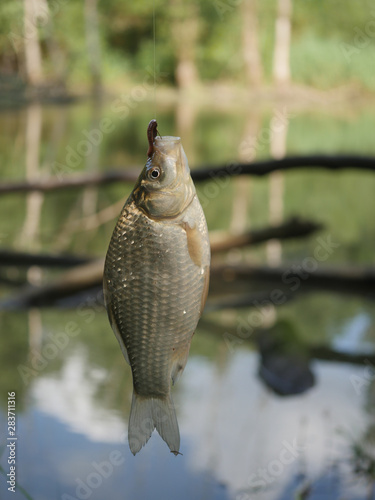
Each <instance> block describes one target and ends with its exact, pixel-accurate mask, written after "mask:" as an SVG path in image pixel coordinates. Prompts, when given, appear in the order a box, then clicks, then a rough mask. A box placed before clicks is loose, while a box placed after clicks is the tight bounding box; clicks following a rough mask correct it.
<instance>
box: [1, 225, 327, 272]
mask: <svg viewBox="0 0 375 500" xmlns="http://www.w3.org/2000/svg"><path fill="white" fill-rule="evenodd" d="M320 229H322V225H321V224H318V223H316V222H313V221H308V220H302V219H299V218H297V217H292V218H291V219H289V220H287V221H285V222H284V223H283V224H280V225H278V226H269V227H266V228H263V229H255V230H252V231H249V232H247V233H245V234H241V235H230V234H228V233H224V234H223V233H220V234H219V235H218V234H212V233H210V242H211V252H212V253H213V254H215V253H219V252H223V251H225V250H230V249H232V248H242V247H244V246H250V245H256V244H259V243H263V242H265V241H268V240H270V239H279V240H285V239H290V238H302V237H304V236H309V235H310V234H312V233H314V232H315V231H317V230H320ZM92 260H94V259H93V258H92V257H82V256H77V255H54V254H31V253H26V252H16V251H13V250H6V249H3V250H1V249H0V267H2V266H17V267H30V266H40V267H45V268H64V267H73V266H77V265H80V264H86V263H87V262H91V261H92Z"/></svg>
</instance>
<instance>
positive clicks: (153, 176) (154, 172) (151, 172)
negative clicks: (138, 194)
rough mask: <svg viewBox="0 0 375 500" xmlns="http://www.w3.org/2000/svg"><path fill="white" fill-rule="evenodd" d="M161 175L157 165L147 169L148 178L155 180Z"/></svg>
mask: <svg viewBox="0 0 375 500" xmlns="http://www.w3.org/2000/svg"><path fill="white" fill-rule="evenodd" d="M160 175H161V172H160V168H158V167H153V168H152V169H151V170H149V172H148V177H149V179H151V180H153V181H155V180H156V179H158V178H159V177H160Z"/></svg>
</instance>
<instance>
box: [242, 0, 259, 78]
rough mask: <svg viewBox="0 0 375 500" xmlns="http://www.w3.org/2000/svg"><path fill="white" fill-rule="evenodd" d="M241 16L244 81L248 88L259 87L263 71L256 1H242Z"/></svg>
mask: <svg viewBox="0 0 375 500" xmlns="http://www.w3.org/2000/svg"><path fill="white" fill-rule="evenodd" d="M242 15H243V24H242V26H243V35H242V40H243V56H244V63H245V73H246V80H247V82H248V83H249V85H250V86H252V87H259V86H260V85H261V83H262V80H263V69H262V61H261V56H260V50H259V37H258V18H257V2H256V0H243V2H242Z"/></svg>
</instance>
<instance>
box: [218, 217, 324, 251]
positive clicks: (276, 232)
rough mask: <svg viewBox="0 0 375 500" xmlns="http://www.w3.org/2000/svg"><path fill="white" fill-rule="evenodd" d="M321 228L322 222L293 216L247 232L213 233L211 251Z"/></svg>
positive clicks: (295, 235) (283, 238)
mask: <svg viewBox="0 0 375 500" xmlns="http://www.w3.org/2000/svg"><path fill="white" fill-rule="evenodd" d="M320 229H322V225H321V224H318V223H316V222H312V221H308V220H305V221H304V220H301V219H299V218H297V217H293V218H291V219H289V220H288V221H286V222H284V223H283V224H280V225H279V226H270V227H266V228H264V229H255V230H252V231H249V232H247V233H245V234H239V235H228V234H226V235H225V236H223V235H220V236H219V235H218V236H215V235H214V234H212V233H211V234H210V242H211V252H212V253H219V252H225V251H227V250H231V249H232V248H242V247H245V246H248V245H255V244H258V243H263V242H264V241H268V240H272V239H278V240H286V239H290V238H301V237H304V236H308V235H310V234H312V233H314V232H315V231H317V230H320Z"/></svg>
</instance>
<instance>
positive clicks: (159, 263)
mask: <svg viewBox="0 0 375 500" xmlns="http://www.w3.org/2000/svg"><path fill="white" fill-rule="evenodd" d="M158 134H159V133H158V131H157V122H156V121H155V120H151V122H150V124H149V127H148V129H147V137H148V141H149V148H148V153H147V154H148V158H147V161H146V164H145V166H144V168H143V170H142V172H141V174H140V176H139V178H138V180H137V181H136V184H135V186H134V189H133V191H132V192H131V194H130V196H129V198H128V199H127V201H126V202H125V205H124V207H123V209H122V211H121V214H120V217H119V219H118V221H117V224H116V226H115V229H114V231H113V234H112V238H111V240H110V243H109V247H108V251H107V255H106V259H105V266H104V278H103V290H104V302H105V306H106V309H107V313H108V318H109V322H110V324H111V327H112V330H113V332H114V334H115V336H116V338H117V340H118V342H119V345H120V348H121V351H122V353H123V355H124V357H125V359H126V361H127V362H128V363H129V364H130V367H131V371H132V377H133V396H132V403H131V410H130V416H129V425H128V442H129V447H130V450H131V452H132V453H133V454H134V455H135V454H136V453H138V452H139V451H140V450H141V448H142V447H143V446H144V445H145V444H146V443H147V441H148V440H149V439H150V437H151V434H152V433H153V431H154V429H156V430H157V432H158V433H159V435H160V436H161V437H162V439H163V440H164V441H165V442H166V444H167V445H168V447H169V449H170V451H171V452H172V453H174V454H175V455H178V454H180V453H179V450H180V432H179V427H178V422H177V416H176V411H175V407H174V404H173V400H172V397H171V386H172V385H173V384H174V383H175V382H176V381H177V379H178V378H179V376H180V375H181V373H182V372H183V370H184V368H185V365H186V362H187V359H188V355H189V349H190V343H191V340H192V337H193V335H194V332H195V330H196V327H197V324H198V321H199V318H200V316H201V314H202V311H203V308H204V305H205V302H206V298H207V293H208V288H209V272H210V258H211V256H210V244H209V239H208V229H207V223H206V219H205V216H204V212H203V209H202V207H201V204H200V202H199V200H198V197H197V193H196V190H195V186H194V184H193V181H192V178H191V175H190V169H189V165H188V161H187V158H186V155H185V152H184V149H183V147H182V144H181V138H180V137H173V136H163V137H161V136H160V135H158Z"/></svg>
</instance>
